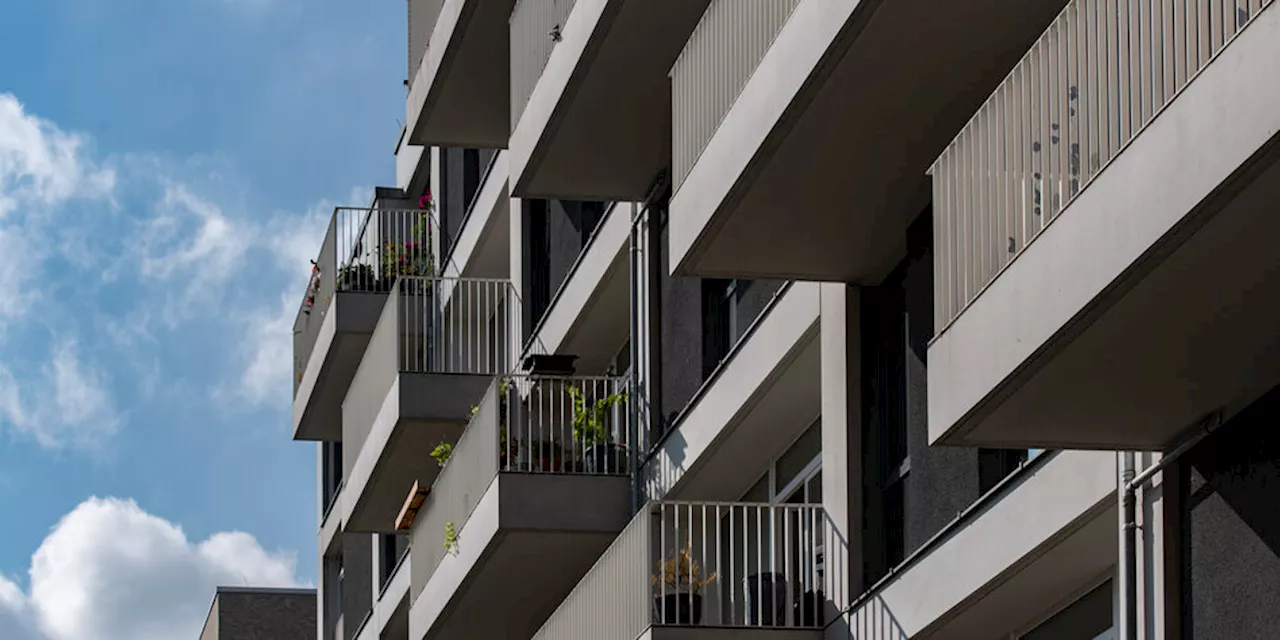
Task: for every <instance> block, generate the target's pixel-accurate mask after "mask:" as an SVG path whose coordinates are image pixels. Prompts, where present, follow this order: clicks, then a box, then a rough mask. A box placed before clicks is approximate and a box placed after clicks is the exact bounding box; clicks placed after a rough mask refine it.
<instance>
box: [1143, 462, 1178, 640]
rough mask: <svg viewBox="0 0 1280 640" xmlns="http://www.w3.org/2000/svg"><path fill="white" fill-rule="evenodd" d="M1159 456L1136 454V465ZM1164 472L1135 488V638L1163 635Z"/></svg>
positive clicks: (1165, 483) (1146, 465)
mask: <svg viewBox="0 0 1280 640" xmlns="http://www.w3.org/2000/svg"><path fill="white" fill-rule="evenodd" d="M1159 459H1160V455H1159V454H1154V453H1144V454H1139V455H1138V468H1139V469H1145V468H1147V467H1148V466H1150V465H1152V464H1155V463H1156V462H1157V461H1159ZM1166 475H1167V473H1166V472H1161V473H1158V474H1156V476H1155V478H1153V479H1152V480H1151V482H1150V483H1148V484H1147V485H1146V486H1145V487H1143V488H1142V489H1141V490H1139V491H1138V527H1139V529H1138V637H1139V638H1143V639H1144V640H1145V639H1147V638H1151V639H1156V638H1165V637H1166V635H1165V627H1166V625H1165V622H1166V621H1165V607H1164V603H1165V597H1166V588H1165V567H1164V560H1165V546H1166V539H1165V535H1164V531H1165V508H1166V506H1167V505H1168V504H1169V501H1167V500H1165V499H1164V493H1165V489H1166V487H1167V486H1170V484H1171V483H1168V482H1166Z"/></svg>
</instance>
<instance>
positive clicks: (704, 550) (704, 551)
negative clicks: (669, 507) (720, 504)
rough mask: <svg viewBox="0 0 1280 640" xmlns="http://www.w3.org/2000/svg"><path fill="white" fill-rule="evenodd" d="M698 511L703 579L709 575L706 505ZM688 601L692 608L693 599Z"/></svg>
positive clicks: (691, 570)
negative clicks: (699, 515) (699, 513)
mask: <svg viewBox="0 0 1280 640" xmlns="http://www.w3.org/2000/svg"><path fill="white" fill-rule="evenodd" d="M690 508H692V507H690ZM698 511H700V512H701V513H702V571H703V573H702V575H703V576H704V577H705V576H708V575H710V574H709V573H707V572H706V571H707V506H706V505H699V506H698ZM689 571H690V573H692V572H693V563H692V562H690V563H689ZM689 589H690V591H692V590H693V585H692V584H690V585H689ZM708 599H709V598H708ZM689 600H690V602H689V606H690V607H691V608H692V606H693V602H692V601H693V598H692V597H690V598H689ZM692 613H693V612H692V611H690V615H692Z"/></svg>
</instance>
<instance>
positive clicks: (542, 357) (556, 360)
mask: <svg viewBox="0 0 1280 640" xmlns="http://www.w3.org/2000/svg"><path fill="white" fill-rule="evenodd" d="M577 359H578V356H570V355H562V354H537V355H531V356H526V357H525V359H524V362H523V363H521V365H522V367H523V369H524V370H525V372H526V373H528V374H530V375H535V376H571V375H573V374H574V371H575V368H574V366H573V361H574V360H577Z"/></svg>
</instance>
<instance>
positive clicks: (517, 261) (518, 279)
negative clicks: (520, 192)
mask: <svg viewBox="0 0 1280 640" xmlns="http://www.w3.org/2000/svg"><path fill="white" fill-rule="evenodd" d="M508 202H509V206H510V207H511V214H510V215H509V216H507V218H508V219H509V221H510V224H511V232H510V234H509V235H508V237H509V243H510V245H511V246H510V260H511V263H510V268H509V271H510V274H511V275H510V278H511V290H512V291H514V292H515V293H516V295H515V296H512V300H513V304H512V307H511V308H510V309H508V310H507V318H508V322H510V323H511V326H510V329H509V330H508V331H507V334H508V335H509V336H510V340H511V351H510V353H511V354H512V360H513V362H515V364H516V365H517V366H519V364H520V362H519V358H520V354H521V353H520V352H521V349H522V348H523V347H524V309H522V308H520V300H522V299H523V296H524V273H525V264H524V204H523V202H522V201H521V200H520V198H511V199H510V200H509V201H508Z"/></svg>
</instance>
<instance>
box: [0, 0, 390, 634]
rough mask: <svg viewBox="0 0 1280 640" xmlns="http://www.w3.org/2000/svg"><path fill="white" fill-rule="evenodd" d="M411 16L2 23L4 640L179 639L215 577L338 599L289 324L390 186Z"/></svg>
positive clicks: (59, 15) (14, 15)
mask: <svg viewBox="0 0 1280 640" xmlns="http://www.w3.org/2000/svg"><path fill="white" fill-rule="evenodd" d="M404 20H405V6H404V3H403V0H388V1H385V2H356V1H354V0H311V1H309V2H306V3H301V2H295V1H286V0H181V1H175V0H110V1H108V0H59V1H57V2H53V1H51V0H5V1H4V2H3V3H2V5H0V513H3V514H4V516H3V517H2V518H0V637H4V638H11V637H14V638H19V637H20V638H26V637H31V638H41V639H43V638H52V639H61V638H76V639H77V640H86V639H88V640H92V639H93V638H97V637H102V638H105V639H107V640H114V638H130V639H134V638H147V637H150V636H149V635H148V634H149V633H152V631H149V630H148V629H151V628H152V627H154V629H157V630H158V631H155V633H158V634H159V635H157V636H156V637H174V636H172V635H165V633H166V631H165V626H166V625H170V624H178V625H179V626H184V625H190V624H191V622H190V621H191V620H192V619H194V618H200V619H201V620H202V619H203V614H204V608H207V606H208V598H209V597H210V596H211V592H210V591H208V589H210V588H211V586H212V584H213V583H215V582H218V581H227V580H232V579H233V578H234V577H239V578H240V579H241V581H250V582H252V581H258V582H272V583H287V584H295V583H301V584H305V583H309V582H314V581H315V537H316V500H315V448H314V446H313V445H310V444H303V443H294V442H292V441H291V440H290V437H289V436H290V418H289V415H290V391H291V376H292V373H291V367H292V353H291V344H292V342H291V340H292V333H291V329H292V323H293V317H294V314H295V313H296V311H297V308H298V304H299V302H300V300H301V296H302V289H303V286H304V284H305V279H306V275H307V269H308V265H307V259H308V258H310V257H312V256H313V255H314V251H315V249H316V248H317V246H318V243H319V235H320V233H321V231H322V227H323V225H324V223H325V222H326V220H327V217H328V215H329V211H330V210H331V209H332V207H333V206H336V205H348V204H354V205H361V204H365V203H366V202H367V200H368V198H369V196H370V193H371V188H372V187H373V186H375V185H381V184H389V183H392V182H393V181H394V159H393V156H392V152H393V150H394V144H395V141H396V136H397V134H398V131H399V126H400V124H399V122H400V119H402V118H403V117H404V115H403V114H404V95H405V94H404V91H405V90H404V87H403V85H402V80H403V79H404V75H405V69H404V66H405V52H404V50H405V39H406V38H405V27H404ZM129 531H133V532H135V535H132V536H128V535H124V532H129ZM246 534H247V535H246ZM255 554H256V555H255ZM165 563H168V564H165ZM178 574H181V575H178ZM130 576H131V577H132V578H130V580H131V581H130V582H128V583H125V582H124V580H125V579H126V578H129V577H130ZM149 580H150V582H148V581H149ZM126 584H127V586H126ZM121 589H125V590H126V591H124V592H121V591H120V590H121ZM156 593H164V594H166V595H165V597H160V598H157V597H155V594H156ZM107 599H109V600H110V602H111V604H112V606H116V607H117V608H121V611H120V612H119V613H116V614H106V613H101V612H95V611H96V610H97V609H100V608H101V607H95V606H89V605H90V604H100V603H102V602H104V601H105V600H107ZM162 605H163V606H162ZM131 607H132V608H131ZM162 609H163V611H162ZM129 615H136V616H141V620H140V621H136V622H130V621H129V619H128V616H129ZM103 616H108V617H109V618H110V619H106V618H103ZM147 616H151V617H150V618H148V617H147ZM174 616H177V617H174ZM148 620H150V621H151V622H148ZM87 630H93V631H87ZM167 633H168V634H173V633H174V628H173V627H172V626H169V627H168V628H167ZM20 634H28V635H20ZM95 634H97V635H95ZM186 635H188V636H189V635H191V634H186Z"/></svg>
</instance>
